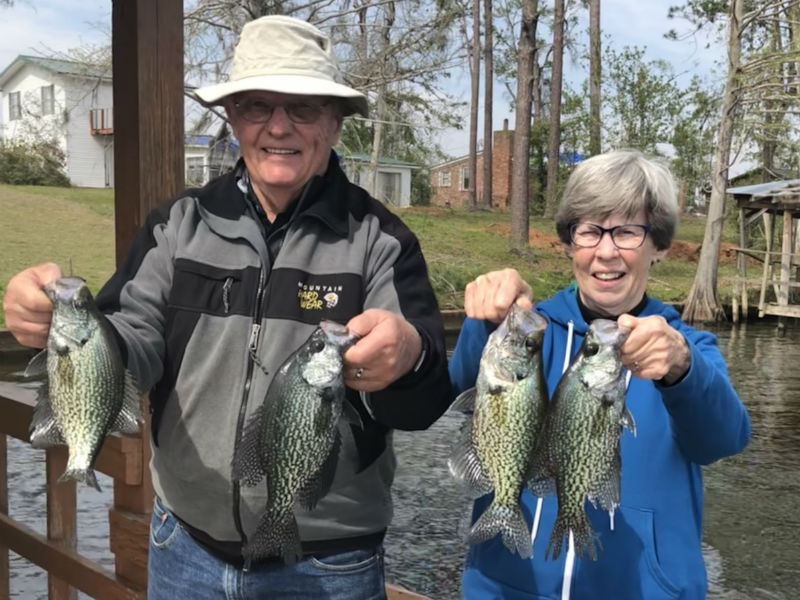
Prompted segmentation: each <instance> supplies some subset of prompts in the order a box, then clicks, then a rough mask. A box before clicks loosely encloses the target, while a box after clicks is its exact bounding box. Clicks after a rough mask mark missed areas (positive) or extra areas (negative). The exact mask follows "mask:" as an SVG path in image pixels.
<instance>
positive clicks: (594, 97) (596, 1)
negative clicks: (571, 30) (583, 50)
mask: <svg viewBox="0 0 800 600" xmlns="http://www.w3.org/2000/svg"><path fill="white" fill-rule="evenodd" d="M600 80H601V67H600V0H589V154H591V155H592V156H594V155H596V154H600V148H601V146H600V144H601V142H600Z"/></svg>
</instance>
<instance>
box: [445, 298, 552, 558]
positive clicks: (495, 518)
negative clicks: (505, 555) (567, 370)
mask: <svg viewBox="0 0 800 600" xmlns="http://www.w3.org/2000/svg"><path fill="white" fill-rule="evenodd" d="M546 327H547V320H546V319H545V318H544V317H542V316H541V315H540V314H539V313H538V312H536V311H523V310H521V309H520V308H518V307H517V306H516V305H514V306H513V307H512V310H511V311H510V312H509V314H508V315H507V316H506V318H505V320H504V321H503V322H502V323H501V324H500V326H499V327H498V328H497V329H496V330H495V331H494V332H492V334H491V335H490V336H489V339H488V341H487V343H486V346H485V347H484V349H483V354H482V355H481V361H480V367H479V371H478V379H477V382H476V387H475V388H472V389H470V390H467V391H465V392H464V393H463V394H461V395H460V396H459V397H458V398H456V401H455V403H454V404H453V408H456V409H458V410H462V411H464V412H472V419H471V420H470V421H468V422H467V423H465V426H464V427H463V429H462V432H461V436H460V439H459V441H458V442H457V443H456V446H455V448H454V450H453V453H452V456H451V458H450V460H449V463H448V464H449V467H450V472H451V474H452V475H453V476H454V477H455V478H456V479H457V480H458V481H460V482H462V483H464V484H466V486H467V487H468V489H470V490H471V491H472V492H473V495H474V496H475V497H479V496H482V495H484V494H487V493H489V492H492V491H493V492H494V498H493V500H492V503H491V504H490V505H489V507H488V508H487V509H486V510H485V511H484V512H483V514H481V516H480V517H479V518H478V519H477V521H476V522H475V524H474V525H473V526H472V529H471V530H470V533H469V537H468V540H469V542H470V543H472V544H477V543H480V542H484V541H486V540H489V539H492V538H493V537H494V536H496V535H497V534H500V535H501V536H502V540H503V543H504V544H505V545H506V547H507V548H508V549H509V551H510V552H516V553H517V554H519V555H520V556H521V557H522V558H530V556H531V552H532V547H531V541H530V526H529V525H528V523H527V522H526V520H525V516H524V515H523V513H522V509H521V507H520V494H521V493H522V489H523V487H524V485H525V483H526V481H527V479H528V476H529V471H530V469H531V463H532V457H533V450H534V444H535V440H536V437H537V435H538V432H539V430H540V428H541V425H542V422H543V419H544V411H545V408H546V405H547V388H546V386H545V380H544V374H543V367H542V341H543V339H544V332H545V329H546Z"/></svg>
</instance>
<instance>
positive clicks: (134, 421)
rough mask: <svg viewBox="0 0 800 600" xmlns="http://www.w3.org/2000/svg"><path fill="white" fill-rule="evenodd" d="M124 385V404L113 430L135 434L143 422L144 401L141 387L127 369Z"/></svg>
mask: <svg viewBox="0 0 800 600" xmlns="http://www.w3.org/2000/svg"><path fill="white" fill-rule="evenodd" d="M124 385H125V389H124V391H123V396H122V406H121V407H120V409H119V414H117V418H116V419H115V420H114V425H113V426H112V431H118V432H119V433H124V434H127V435H135V434H137V433H139V426H140V425H141V423H142V402H141V395H140V394H139V388H138V386H137V385H136V381H135V379H134V377H133V375H131V373H130V372H129V371H125V383H124Z"/></svg>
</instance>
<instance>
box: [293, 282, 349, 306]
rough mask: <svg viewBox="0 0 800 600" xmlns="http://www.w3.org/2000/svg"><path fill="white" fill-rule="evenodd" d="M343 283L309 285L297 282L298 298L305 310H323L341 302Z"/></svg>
mask: <svg viewBox="0 0 800 600" xmlns="http://www.w3.org/2000/svg"><path fill="white" fill-rule="evenodd" d="M341 291H342V286H341V285H313V284H312V285H308V284H305V283H302V282H300V281H298V282H297V298H298V299H299V300H300V308H301V309H303V310H322V309H324V308H333V307H335V306H336V305H337V304H339V294H340V293H341Z"/></svg>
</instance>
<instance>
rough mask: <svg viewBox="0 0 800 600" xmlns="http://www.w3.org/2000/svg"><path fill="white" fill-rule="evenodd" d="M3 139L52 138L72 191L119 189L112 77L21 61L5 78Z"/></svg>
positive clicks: (62, 64)
mask: <svg viewBox="0 0 800 600" xmlns="http://www.w3.org/2000/svg"><path fill="white" fill-rule="evenodd" d="M0 91H1V92H2V94H3V96H2V103H3V105H2V111H1V112H0V119H2V124H1V125H0V139H3V140H24V139H37V138H38V139H41V138H43V137H53V138H54V139H56V140H57V141H58V143H59V144H60V145H61V148H62V150H63V151H64V155H65V156H66V159H67V160H66V171H67V172H66V175H67V177H68V178H69V180H70V181H71V182H72V184H73V185H76V186H82V187H112V186H113V185H114V139H113V135H112V134H113V128H114V123H113V115H112V113H111V106H112V93H111V74H110V72H107V71H104V70H102V69H99V68H97V67H94V66H91V65H86V64H82V63H77V62H71V61H65V60H56V59H51V58H42V57H38V56H24V55H20V56H18V57H17V58H16V59H14V61H13V62H12V63H11V64H10V65H8V66H7V67H6V68H5V70H3V71H2V72H1V73H0Z"/></svg>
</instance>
